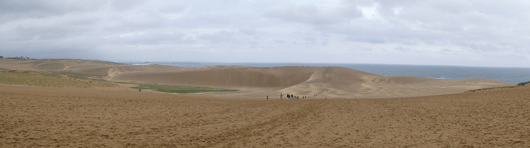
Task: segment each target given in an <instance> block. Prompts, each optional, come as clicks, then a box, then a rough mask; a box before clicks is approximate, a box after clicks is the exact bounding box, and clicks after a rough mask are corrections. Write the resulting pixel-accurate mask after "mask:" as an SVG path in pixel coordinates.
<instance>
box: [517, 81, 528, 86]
mask: <svg viewBox="0 0 530 148" xmlns="http://www.w3.org/2000/svg"><path fill="white" fill-rule="evenodd" d="M528 83H530V81H528V82H521V83H519V84H517V86H525V85H526V84H528Z"/></svg>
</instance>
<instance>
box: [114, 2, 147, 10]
mask: <svg viewBox="0 0 530 148" xmlns="http://www.w3.org/2000/svg"><path fill="white" fill-rule="evenodd" d="M144 1H145V0H113V1H112V7H113V8H114V9H116V10H127V9H130V8H132V7H134V6H138V5H140V4H142V3H144Z"/></svg>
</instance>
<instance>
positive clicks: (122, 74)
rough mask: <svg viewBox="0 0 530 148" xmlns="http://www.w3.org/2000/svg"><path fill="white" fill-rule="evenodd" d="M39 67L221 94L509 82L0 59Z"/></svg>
mask: <svg viewBox="0 0 530 148" xmlns="http://www.w3.org/2000/svg"><path fill="white" fill-rule="evenodd" d="M2 67H3V68H8V69H17V68H18V69H19V70H39V71H72V72H79V73H85V74H95V75H100V76H104V77H105V79H107V80H110V81H122V82H130V81H134V82H140V83H158V84H168V85H192V86H207V87H218V88H230V89H239V90H241V91H240V92H236V93H228V94H219V95H232V96H234V95H235V96H265V95H269V96H276V95H279V94H280V93H284V94H286V93H290V94H295V95H299V96H308V97H309V98H328V97H329V98H393V97H414V96H430V95H442V94H452V93H462V92H464V91H467V90H472V89H479V88H488V87H500V86H513V85H515V84H510V83H505V82H500V81H494V80H487V79H465V80H441V79H430V78H419V77H407V76H386V75H378V74H372V73H367V72H362V71H358V70H353V69H349V68H344V67H300V66H288V67H244V66H210V67H200V68H181V67H174V66H164V65H126V64H116V63H107V62H98V61H83V60H18V61H17V60H2V61H1V62H0V68H2Z"/></svg>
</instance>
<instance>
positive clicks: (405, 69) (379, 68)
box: [126, 62, 530, 84]
mask: <svg viewBox="0 0 530 148" xmlns="http://www.w3.org/2000/svg"><path fill="white" fill-rule="evenodd" d="M126 64H134V65H147V64H160V65H169V66H178V67H205V66H217V65H225V66H252V67H282V66H311V67H327V66H338V67H346V68H351V69H355V70H360V71H364V72H369V73H375V74H382V75H392V76H412V77H424V78H435V79H472V78H480V79H491V80H498V81H503V82H508V83H513V84H517V83H521V82H527V81H530V68H502V67H466V66H426V65H385V64H325V63H321V64H319V63H311V64H309V63H202V62H201V63H197V62H136V63H126Z"/></svg>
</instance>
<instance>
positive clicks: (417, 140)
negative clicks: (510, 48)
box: [0, 85, 530, 147]
mask: <svg viewBox="0 0 530 148" xmlns="http://www.w3.org/2000/svg"><path fill="white" fill-rule="evenodd" d="M528 106H530V87H528V86H527V87H518V88H514V89H505V90H495V91H486V92H476V93H465V94H452V95H439V96H429V97H414V98H393V99H327V100H325V99H306V100H289V101H288V100H279V99H270V100H265V99H264V98H252V99H237V98H234V97H229V98H225V97H215V96H196V95H177V94H163V93H149V92H141V93H140V92H137V91H129V90H100V89H81V88H45V87H32V86H8V85H0V119H1V120H0V147H530V142H529V141H530V116H529V114H528V113H530V108H529V107H528Z"/></svg>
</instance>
